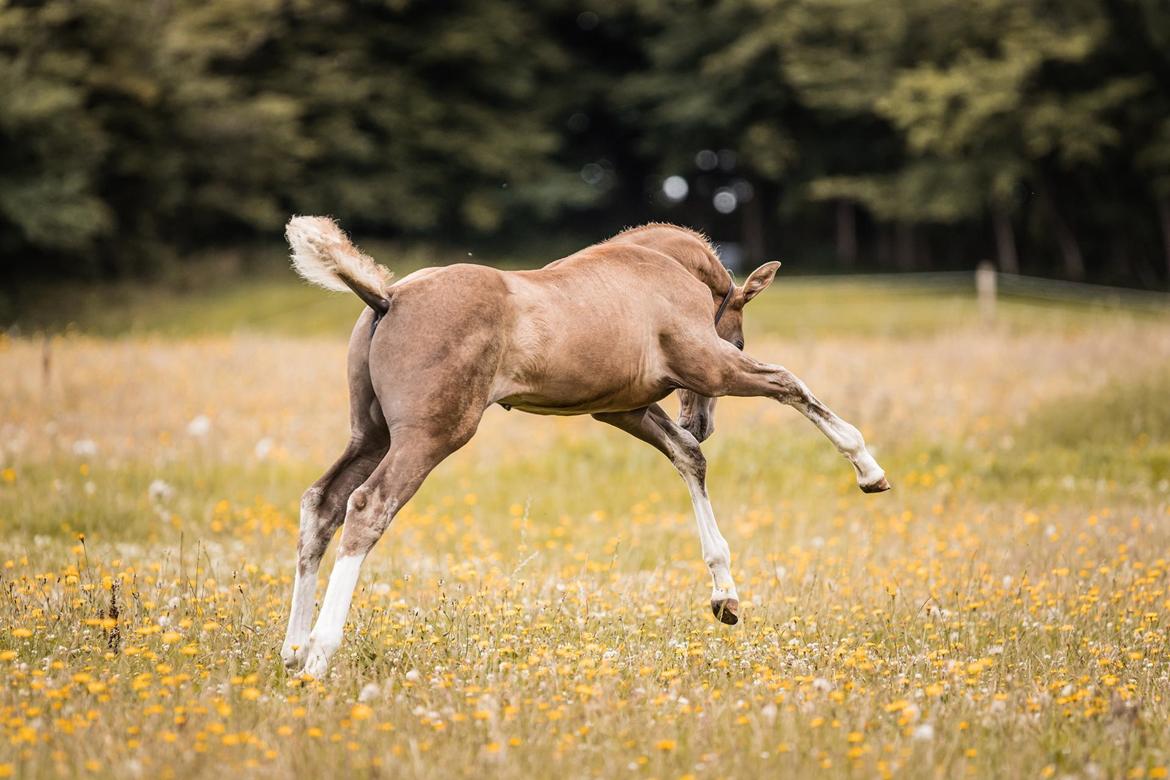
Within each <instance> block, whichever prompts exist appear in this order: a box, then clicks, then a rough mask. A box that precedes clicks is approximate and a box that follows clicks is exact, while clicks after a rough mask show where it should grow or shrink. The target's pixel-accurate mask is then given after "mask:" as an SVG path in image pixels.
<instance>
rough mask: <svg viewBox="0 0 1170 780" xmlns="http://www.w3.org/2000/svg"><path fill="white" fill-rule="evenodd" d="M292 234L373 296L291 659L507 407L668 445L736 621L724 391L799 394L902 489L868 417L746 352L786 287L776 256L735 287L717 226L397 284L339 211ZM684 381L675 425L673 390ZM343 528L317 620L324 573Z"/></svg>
mask: <svg viewBox="0 0 1170 780" xmlns="http://www.w3.org/2000/svg"><path fill="white" fill-rule="evenodd" d="M285 236H286V238H287V240H288V243H289V246H290V247H291V250H292V264H293V267H294V268H295V270H296V271H297V272H298V273H299V274H300V275H301V276H302V277H303V278H304V279H305V280H307V281H309V282H311V283H314V284H317V285H319V286H321V287H324V288H326V289H328V290H335V291H352V292H353V293H355V294H356V295H357V296H358V297H359V298H360V299H361V300H362V301H363V302H365V304H366V307H365V308H364V309H363V310H362V312H361V314H360V315H359V316H358V318H357V322H356V323H355V324H354V327H353V332H352V334H351V335H350V339H349V351H348V360H347V365H348V375H349V407H350V411H349V417H350V438H349V443H348V445H347V446H346V448H345V451H344V452H343V453H342V454H341V456H340V457H339V458H338V459H337V461H336V462H335V463H334V464H333V465H332V466H331V467H330V468H329V469H328V470H327V471H326V472H325V473H324V475H322V476H321V478H320V479H318V480H317V481H316V482H315V483H313V485H312V486H311V487H309V489H308V490H307V491H306V492H305V494H304V496H303V497H302V499H301V505H300V530H299V535H298V539H297V562H296V573H295V577H294V581H293V593H292V605H291V609H290V614H289V621H288V630H287V633H286V636H285V640H284V645H283V647H282V650H281V656H282V659H283V661H284V663H285V665H286V666H287V667H288V668H289V669H290V670H302V671H303V673H304V674H306V675H308V676H311V677H314V678H320V677H321V676H322V675H323V674H324V673H325V672H326V670H327V669H328V665H329V660H330V658H331V657H332V655H333V654H334V652H335V651H336V650H337V648H338V646H339V645H340V643H341V640H342V632H343V629H344V627H345V622H346V616H347V614H348V612H349V607H350V602H351V600H352V598H353V592H354V588H355V587H356V585H357V581H358V576H359V573H360V570H361V566H362V561H363V560H364V559H365V557H366V555H367V554H368V553H369V552H370V550H371V548H372V547H373V546H374V544H375V543H377V541H378V540H379V539H380V538H381V536H382V534H383V533H384V532H385V531H386V529H387V527H388V526H389V525H390V523H391V522H392V521H393V519H394V516H395V515H396V514H397V513H398V511H399V510H401V509H402V507H403V506H404V505H405V504H406V502H407V501H409V500H410V498H411V496H413V495H414V493H415V491H417V490H418V488H419V486H420V485H421V484H422V482H423V480H424V479H426V477H427V475H428V474H429V473H430V472H431V470H432V469H434V468H435V467H436V466H437V465H438V464H439V463H440V462H442V461H443V459H445V458H446V457H447V456H449V455H451V454H452V453H453V452H455V451H456V450H458V449H459V448H460V447H462V446H463V445H464V444H466V443H467V442H468V440H470V439H471V437H472V436H473V435H474V434H475V432H476V428H477V427H478V425H479V422H480V418H481V417H482V416H483V414H484V412H485V411H486V410H487V408H488V407H490V406H491V405H493V404H499V405H500V406H502V407H504V408H505V409H514V410H518V411H523V412H529V413H532V414H544V415H550V414H552V415H583V414H588V415H592V416H593V418H594V419H596V420H599V421H601V422H603V423H606V424H608V425H612V426H614V427H616V428H618V429H620V430H622V431H625V432H626V433H628V434H630V435H631V436H634V437H635V438H638V439H641V440H642V441H644V442H646V443H647V444H650V445H651V446H653V447H655V448H656V449H658V450H659V451H660V452H662V453H663V454H664V455H665V456H666V457H667V458H669V460H670V462H671V463H672V464H673V465H674V467H675V468H676V469H677V470H678V472H679V473H680V474H681V475H682V478H683V480H684V481H685V483H686V486H687V489H688V490H689V492H690V497H691V502H692V504H693V505H694V513H695V520H696V523H697V525H698V531H699V542H700V545H701V548H702V555H703V561H704V562H705V563H706V565H707V568H708V569H709V571H710V574H711V578H712V591H711V601H710V605H711V611H712V612H713V613H714V615H715V617H716V618H717V619H718V620H719V621H721V622H722V623H725V624H729V625H733V624H735V623H737V622H738V621H739V617H740V614H739V613H740V604H739V596H738V594H737V592H736V588H735V582H734V580H733V579H732V576H731V552H730V549H729V547H728V544H727V541H726V540H725V539H724V538H723V535H722V534H721V533H720V532H719V527H718V525H717V524H716V522H715V513H714V511H713V510H712V508H711V501H710V499H709V498H708V495H707V489H706V480H705V478H706V460H705V459H704V457H703V453H702V450H701V449H700V447H699V445H700V442H702V441H704V440H705V439H707V437H709V436H710V435H711V434H712V433H713V431H714V409H715V402H716V399H718V398H719V397H721V396H764V397H767V398H771V399H774V400H776V401H779V402H780V403H782V404H787V405H789V406H792V407H795V408H796V409H798V410H799V411H800V412H801V413H803V414H804V415H805V416H806V417H807V418H808V419H809V420H810V421H812V423H813V425H815V426H816V427H817V428H819V429H820V431H821V432H822V433H823V434H824V435H825V436H826V437H827V438H828V439H829V440H830V441H831V442H832V443H833V444H834V445H835V446H836V447H837V449H838V450H839V451H840V452H841V453H842V454H843V455H844V456H845V457H846V458H847V459H848V460H849V462H850V463H851V464H852V465H853V467H854V469H855V470H856V477H857V483H858V485H859V486H860V488H861V490H863V491H865V492H867V493H877V492H881V491H884V490H888V489H889V488H890V483H889V481H888V480H887V479H886V475H885V472H884V471H883V470H882V468H881V467H880V466H879V465H878V463H877V461H875V460H874V458H873V456H872V455H870V453H869V451H868V450H867V449H866V446H865V440H864V439H863V438H862V435H861V433H860V432H859V431H858V430H857V428H855V427H854V426H853V425H850V424H849V423H847V422H845V421H844V420H842V419H841V418H840V417H838V416H837V415H836V414H834V413H833V412H832V411H831V410H830V409H829V408H828V407H827V406H825V405H824V404H823V403H821V402H820V401H819V400H818V399H817V398H816V397H815V396H814V395H813V394H812V392H810V391H809V389H808V387H807V386H806V385H805V384H804V382H802V381H801V380H800V379H799V378H798V377H796V376H795V375H794V374H793V373H792V372H790V371H788V370H787V369H785V368H783V367H782V366H779V365H774V364H771V363H764V362H761V361H759V360H756V359H754V358H752V357H750V356H748V355H747V354H746V353H745V352H744V351H743V347H744V341H743V310H744V307H745V306H746V305H747V304H748V303H749V302H750V301H751V300H753V299H754V298H755V297H756V296H757V295H759V294H760V293H762V292H763V291H764V290H765V289H766V288H767V287H768V286H769V285H770V284H771V283H772V280H773V279H774V278H775V275H776V271H777V269H778V268H779V266H780V264H779V263H777V262H769V263H764V264H763V265H761V266H760V267H759V268H757V269H756V270H754V271H752V273H751V274H750V275H749V276H748V277H747V279H746V281H745V282H744V284H743V285H742V286H740V285H736V284H735V280H734V278H733V277H732V275H731V273H730V272H729V271H728V270H727V269H726V268H725V267H724V266H723V265H722V263H720V261H719V258H718V256H717V255H716V252H715V249H714V247H713V246H712V244H711V243H710V242H709V241H708V240H707V239H706V238H705V237H704V236H703V235H702V234H700V233H698V232H696V231H693V230H690V229H687V228H683V227H678V226H675V225H669V224H664V223H650V224H647V225H642V226H641V227H635V228H631V229H627V230H624V231H622V232H621V233H618V234H617V235H615V236H613V237H612V238H609V239H608V240H605V241H601V242H600V243H597V244H594V245H592V246H589V247H587V248H585V249H582V250H581V251H579V252H576V253H575V254H572V255H569V256H568V257H565V258H562V259H560V260H557V261H555V262H552V263H550V264H548V265H546V266H544V267H543V268H539V269H535V270H523V271H504V270H499V269H496V268H492V267H488V266H483V265H475V264H468V263H459V264H454V265H448V266H443V267H433V268H425V269H422V270H419V271H415V272H414V273H411V274H410V275H408V276H406V277H404V278H402V279H401V280H399V281H394V280H393V277H392V275H391V273H390V272H389V271H388V270H387V269H386V268H385V267H383V266H381V265H379V264H378V263H377V262H375V261H374V260H373V259H372V258H370V257H368V256H366V255H364V254H362V253H361V252H360V251H359V250H358V249H357V248H356V247H355V246H354V245H353V243H352V242H351V241H350V239H349V238H348V237H347V236H346V234H345V232H344V231H343V230H342V229H341V228H340V227H339V226H338V224H337V223H336V222H335V221H334V220H332V219H330V218H327V217H307V216H298V217H293V218H292V219H291V220H290V221H289V222H288V225H287V228H286V231H285ZM673 392H678V393H679V395H680V399H679V401H680V407H681V409H680V414H679V419H678V421H677V422H676V421H675V420H673V419H672V418H671V417H670V415H668V414H667V413H666V412H665V411H664V410H663V409H662V407H661V406H659V403H658V402H659V401H661V400H663V399H664V398H665V397H666V396H668V395H669V394H671V393H673ZM338 528H341V540H340V542H339V546H338V552H337V557H336V562H335V563H334V566H333V570H332V572H331V574H330V577H329V584H328V587H327V589H326V592H325V598H324V600H323V601H322V604H321V613H320V616H319V617H318V618H317V623H316V626H313V627H312V631H310V627H311V626H312V619H313V609H314V600H315V597H316V587H317V571H318V568H319V566H320V563H321V558H322V556H323V555H324V553H325V550H326V548H327V547H328V545H329V543H330V541H331V540H332V538H333V536H334V535H335V533H336V531H337V529H338Z"/></svg>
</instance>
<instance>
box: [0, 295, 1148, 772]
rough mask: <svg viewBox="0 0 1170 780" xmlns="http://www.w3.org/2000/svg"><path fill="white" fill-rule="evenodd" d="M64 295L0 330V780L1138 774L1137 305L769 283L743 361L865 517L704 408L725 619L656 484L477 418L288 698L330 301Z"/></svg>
mask: <svg viewBox="0 0 1170 780" xmlns="http://www.w3.org/2000/svg"><path fill="white" fill-rule="evenodd" d="M80 303H81V304H84V305H79V307H78V308H76V309H74V310H72V311H71V313H70V315H69V317H70V318H72V319H73V320H74V322H73V324H71V325H69V326H68V327H65V328H57V329H55V330H54V331H53V335H51V336H43V335H41V334H39V333H37V332H36V330H35V327H29V325H28V324H26V325H25V327H23V328H22V329H21V330H20V331H19V332H17V331H13V332H11V333H9V334H8V335H6V336H0V528H2V529H3V533H2V534H0V592H2V593H3V596H2V597H0V732H2V733H0V777H10V776H15V777H29V778H39V777H58V776H78V775H84V776H93V777H119V778H126V777H221V776H223V773H224V772H225V771H231V772H233V773H235V774H236V775H237V776H258V777H277V776H280V777H285V776H294V775H296V776H299V777H321V776H332V775H334V774H347V775H350V776H355V777H375V776H391V777H425V778H432V777H434V778H440V777H442V778H446V777H482V776H485V775H486V776H492V777H501V778H511V777H546V776H561V777H603V778H610V777H640V778H642V777H644V778H682V777H695V778H700V777H702V778H708V777H709V778H719V777H742V778H750V777H765V776H771V777H781V776H782V777H788V776H826V777H828V776H857V777H866V778H869V777H875V776H876V777H895V776H896V777H956V776H982V777H1020V778H1028V777H1038V778H1047V777H1083V778H1097V777H1100V778H1119V777H1126V778H1159V777H1167V773H1168V767H1170V652H1168V644H1167V642H1168V638H1170V637H1168V636H1167V624H1168V622H1170V590H1168V583H1170V560H1168V559H1170V403H1167V399H1168V398H1170V368H1168V366H1170V314H1165V313H1163V314H1159V313H1150V312H1137V311H1131V310H1126V309H1123V308H1119V307H1110V306H1098V305H1087V304H1052V303H1043V304H1041V303H1037V302H1031V301H1027V300H1004V301H1001V304H1000V307H999V312H998V317H997V318H996V320H995V321H994V322H987V321H985V320H984V319H983V318H982V317H981V315H980V312H979V309H978V307H977V306H976V302H975V300H974V298H973V296H972V295H971V294H970V293H969V292H968V291H967V290H965V289H963V288H961V287H954V288H950V287H948V288H942V289H939V288H919V287H914V286H912V285H905V284H899V285H892V284H882V283H858V282H847V281H823V280H822V281H799V280H797V281H790V280H786V279H785V278H784V275H783V272H782V273H781V276H780V278H778V280H777V283H776V284H775V285H773V287H772V288H771V289H770V290H769V291H768V292H767V293H765V294H764V295H763V296H761V297H760V298H759V299H757V301H755V302H753V303H752V304H751V305H750V306H749V308H748V311H747V312H746V320H747V342H748V344H747V349H748V351H749V352H751V353H752V354H754V355H756V356H757V357H760V358H762V359H767V360H770V361H774V362H778V363H782V364H784V365H786V366H787V367H788V368H790V369H792V370H793V371H794V372H796V373H797V374H798V375H799V376H801V377H802V378H804V379H805V380H806V382H807V383H808V384H809V385H810V387H811V388H812V389H813V391H814V392H815V393H816V394H817V395H818V396H819V397H820V398H821V399H822V400H824V401H825V402H826V403H827V404H829V405H830V406H831V407H832V408H833V409H834V410H835V411H837V412H838V413H839V414H840V415H841V416H842V417H844V418H845V419H847V420H849V421H851V422H853V423H854V424H856V425H857V426H858V427H859V428H861V430H862V431H863V432H864V433H865V434H866V437H867V439H868V441H869V442H870V443H871V445H872V450H873V452H874V454H875V455H876V456H877V457H878V459H879V461H881V462H882V465H883V466H884V467H885V469H886V471H887V473H888V475H889V478H890V480H891V482H892V483H893V484H894V490H893V491H891V492H890V493H886V494H881V495H871V496H867V495H863V494H862V493H860V492H859V491H858V490H857V489H856V486H855V484H854V478H853V473H852V469H851V468H850V467H849V465H848V464H847V463H846V462H845V461H844V460H842V459H841V458H840V456H838V455H837V454H836V452H835V450H834V449H833V448H832V446H831V445H830V444H829V443H828V442H827V441H826V440H824V439H823V438H822V437H821V436H820V434H819V433H817V431H816V430H815V429H814V428H813V427H812V426H811V425H809V424H808V422H807V421H806V420H804V418H802V417H801V416H800V415H799V414H798V413H796V412H795V411H793V410H791V409H787V408H784V407H781V406H779V405H776V404H774V403H771V402H768V401H764V400H760V399H753V400H730V399H729V400H724V401H721V402H720V404H719V407H718V410H717V416H716V433H715V435H714V436H713V437H712V439H710V440H709V442H708V443H707V444H705V445H704V450H705V451H706V453H707V457H708V460H709V462H710V467H709V477H708V484H709V488H710V492H711V495H712V501H713V504H714V507H715V510H716V513H717V515H718V519H719V522H720V527H721V529H722V531H723V534H724V536H725V537H726V538H727V540H728V542H729V543H730V545H731V551H732V571H733V573H734V574H735V576H736V580H737V583H738V585H739V591H740V596H741V599H742V600H743V605H742V614H743V620H742V621H741V623H740V624H739V625H738V626H734V627H727V626H723V625H721V624H718V623H717V622H716V621H715V619H714V618H713V617H712V615H711V613H710V610H709V608H708V605H707V599H708V595H709V590H710V580H709V577H708V575H707V573H706V570H705V567H704V565H703V562H702V560H701V557H700V555H699V542H698V539H697V536H696V533H695V530H694V520H693V518H692V515H691V510H690V502H689V500H688V498H687V494H686V490H685V488H684V486H683V484H682V481H681V480H680V479H679V478H678V476H677V474H676V473H675V472H674V471H673V469H672V468H671V466H670V465H669V463H668V462H667V461H666V460H665V458H663V457H662V456H661V455H659V454H658V453H657V452H656V451H654V450H652V449H651V448H650V447H648V446H646V445H644V444H641V443H640V442H637V441H635V440H634V439H632V438H630V437H628V436H626V435H624V434H622V433H620V432H618V431H616V430H614V429H611V428H609V427H608V426H604V425H602V424H599V423H596V422H594V421H592V420H590V419H589V418H565V419H559V418H540V417H533V416H528V415H523V414H520V413H518V412H506V411H504V410H503V409H500V408H493V409H491V410H489V411H488V413H487V414H486V415H485V417H484V420H483V423H482V425H481V427H480V431H479V433H478V435H477V436H476V437H475V439H473V441H472V442H471V444H469V445H468V446H467V447H465V448H464V449H463V450H461V451H460V452H458V453H456V454H455V455H454V456H453V457H452V458H450V459H449V460H448V461H447V462H445V463H444V464H443V465H441V466H440V467H439V468H438V469H437V470H436V471H435V473H434V474H433V475H432V476H431V477H430V479H429V480H428V481H427V482H426V484H425V485H424V486H423V489H422V490H421V491H420V492H419V494H418V495H417V496H416V498H415V499H414V500H413V501H412V502H411V503H410V504H409V505H408V506H407V507H406V509H405V510H404V511H403V512H402V513H401V514H400V515H399V517H398V518H397V519H396V521H395V522H394V524H393V526H392V527H391V529H390V530H389V532H388V533H387V534H386V536H385V538H384V539H383V540H382V541H381V542H380V543H379V545H378V546H377V547H376V548H375V550H374V552H373V553H372V555H371V557H370V558H369V560H368V561H367V563H366V566H365V569H364V572H363V577H362V581H361V583H360V585H359V591H358V593H357V595H356V597H355V602H354V609H353V611H352V612H351V615H350V623H349V629H348V632H347V636H346V640H345V642H344V643H343V645H342V648H341V650H340V651H339V652H338V655H337V656H336V658H335V659H334V662H333V668H332V670H331V673H330V675H329V676H328V677H327V678H326V679H323V680H318V681H313V680H308V679H304V678H300V677H295V676H292V675H290V674H287V673H286V672H285V669H284V667H283V665H282V664H281V661H280V658H279V650H280V644H281V641H282V639H283V634H284V627H285V621H286V615H287V613H286V610H287V607H288V600H289V597H290V590H291V582H292V573H293V562H294V548H295V539H296V529H297V523H298V517H297V506H298V502H299V498H300V494H301V492H302V491H303V490H304V488H305V487H306V486H307V485H308V484H309V483H310V482H311V481H312V480H313V479H315V478H316V477H317V476H318V475H319V473H320V472H321V471H322V470H323V469H324V468H325V467H326V466H327V465H328V464H329V463H330V462H331V460H332V459H333V458H334V457H335V456H336V455H337V454H338V453H339V452H340V450H341V448H342V446H343V444H344V442H345V440H346V435H347V430H346V419H347V417H346V395H345V382H344V356H345V344H346V338H347V335H348V332H349V328H350V325H351V323H352V319H353V317H354V316H355V315H356V314H357V312H358V309H359V306H360V304H357V303H356V302H355V300H354V299H353V298H352V297H347V296H333V297H330V296H329V295H327V294H325V293H322V292H320V291H316V290H311V289H308V288H306V287H303V286H299V285H298V284H297V282H296V281H295V280H293V278H292V276H291V273H290V274H288V278H287V279H284V278H282V279H278V280H271V279H259V280H255V281H251V282H240V283H233V284H231V285H225V286H223V287H219V288H214V289H210V290H207V291H202V292H201V291H198V290H196V291H192V292H188V293H185V294H176V293H163V292H152V291H139V292H137V293H135V294H121V295H119V296H117V297H116V298H114V297H111V298H110V299H108V300H104V301H99V302H93V301H90V302H86V301H81V302H80ZM56 324H57V325H61V324H62V323H61V322H58V323H56ZM331 558H332V555H331V554H330V555H329V556H327V557H326V561H325V563H324V565H323V567H322V586H323V584H324V579H325V577H327V574H328V570H329V567H330V563H331ZM320 595H321V590H319V591H318V597H320Z"/></svg>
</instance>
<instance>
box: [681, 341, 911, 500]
mask: <svg viewBox="0 0 1170 780" xmlns="http://www.w3.org/2000/svg"><path fill="white" fill-rule="evenodd" d="M720 344H721V346H719V347H717V348H716V350H715V353H714V354H713V355H711V356H709V357H710V360H709V362H707V365H706V366H704V367H703V368H701V369H699V370H697V371H696V372H695V376H694V377H693V380H694V381H693V384H694V385H695V387H691V388H689V389H692V390H696V391H698V392H700V393H702V394H704V395H712V396H721V395H735V396H765V397H768V398H773V399H775V400H777V401H779V402H780V403H782V404H787V405H788V406H792V407H795V408H796V409H798V410H799V411H800V413H801V414H803V415H804V416H805V417H807V418H808V419H809V420H810V421H812V424H813V425H815V426H817V428H819V429H820V431H821V433H823V434H825V436H826V437H827V438H828V439H829V441H831V442H833V445H834V446H836V448H837V449H838V451H840V453H841V454H842V455H844V456H845V458H846V459H847V460H848V461H849V462H850V463H851V464H853V468H854V469H855V470H856V471H857V484H858V486H859V487H860V488H861V489H862V490H863V491H865V492H866V493H880V492H882V491H883V490H889V489H890V483H889V481H888V480H887V479H886V472H885V471H884V470H883V469H882V467H881V466H879V465H878V463H877V461H876V460H874V457H873V455H871V454H870V453H869V450H868V449H866V447H865V439H864V438H863V437H862V435H861V431H859V430H857V428H855V427H854V426H852V425H850V424H849V423H847V422H845V421H844V420H842V419H841V418H840V417H838V416H837V415H835V414H834V413H833V411H832V410H831V409H830V408H829V407H827V406H825V405H824V404H823V403H821V402H820V400H818V399H817V397H816V396H814V395H813V394H812V391H810V390H809V389H808V386H807V385H805V383H804V382H802V381H801V380H800V378H799V377H798V376H796V375H795V374H793V373H792V372H791V371H789V370H788V369H786V368H784V367H783V366H777V365H773V364H771V363H761V362H760V361H758V360H756V359H754V358H752V357H749V356H748V355H745V354H744V353H742V352H740V351H739V350H737V349H735V348H734V347H732V346H731V345H729V344H725V343H723V342H720Z"/></svg>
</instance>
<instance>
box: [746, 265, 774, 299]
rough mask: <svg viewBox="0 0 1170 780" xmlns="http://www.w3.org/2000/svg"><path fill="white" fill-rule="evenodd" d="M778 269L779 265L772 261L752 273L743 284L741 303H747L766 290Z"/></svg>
mask: <svg viewBox="0 0 1170 780" xmlns="http://www.w3.org/2000/svg"><path fill="white" fill-rule="evenodd" d="M779 269H780V263H778V262H777V261H775V260H773V261H772V262H770V263H764V264H763V265H761V266H760V267H759V268H757V269H756V270H754V271H752V275H751V276H749V277H748V278H747V281H746V282H744V283H743V302H744V303H747V302H748V301H750V300H751V299H752V298H755V297H756V296H757V295H759V294H760V293H762V292H763V291H764V290H766V289H768V285H770V284H771V283H772V280H773V279H775V278H776V271H778V270H779Z"/></svg>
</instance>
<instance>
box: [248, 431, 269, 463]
mask: <svg viewBox="0 0 1170 780" xmlns="http://www.w3.org/2000/svg"><path fill="white" fill-rule="evenodd" d="M272 444H273V442H272V439H270V438H268V437H267V436H265V437H264V438H263V439H261V440H260V441H258V442H256V449H255V450H253V453H254V454H255V455H256V459H257V460H264V459H265V458H267V457H268V456H269V455H271V454H272Z"/></svg>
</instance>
